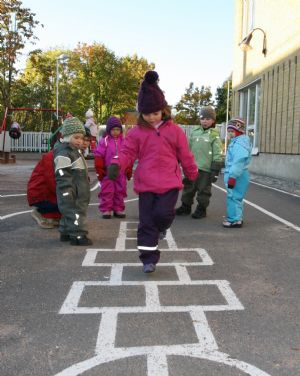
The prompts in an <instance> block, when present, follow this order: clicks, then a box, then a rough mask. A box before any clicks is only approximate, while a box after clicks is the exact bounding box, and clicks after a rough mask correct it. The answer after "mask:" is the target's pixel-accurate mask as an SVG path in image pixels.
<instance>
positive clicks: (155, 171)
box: [112, 120, 198, 194]
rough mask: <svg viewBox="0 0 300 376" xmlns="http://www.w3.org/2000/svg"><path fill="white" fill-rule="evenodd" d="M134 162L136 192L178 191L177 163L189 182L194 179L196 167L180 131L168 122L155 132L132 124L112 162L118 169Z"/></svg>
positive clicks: (170, 121) (180, 178)
mask: <svg viewBox="0 0 300 376" xmlns="http://www.w3.org/2000/svg"><path fill="white" fill-rule="evenodd" d="M137 159H138V165H137V168H136V170H135V173H134V178H133V180H134V190H135V192H136V193H140V192H153V193H159V194H162V193H165V192H167V191H169V190H171V189H174V188H178V189H182V188H183V185H182V177H181V170H180V166H179V163H180V164H181V166H182V168H183V172H184V174H185V176H186V177H187V178H188V179H189V180H196V179H197V176H198V167H197V165H196V163H195V160H194V156H193V154H192V153H191V152H190V150H189V147H188V143H187V139H186V136H185V134H184V132H183V130H182V129H181V128H180V127H179V126H178V125H177V124H174V123H173V122H172V120H168V121H166V122H165V123H163V124H162V125H161V126H160V127H159V128H158V129H155V128H152V127H150V126H149V127H146V126H141V125H136V126H135V127H134V128H133V129H131V130H130V131H129V132H128V133H127V135H126V137H125V140H124V143H123V146H122V148H121V151H120V152H119V155H118V157H115V158H114V159H113V160H112V163H115V164H118V165H119V166H120V167H121V169H122V170H125V169H126V168H127V167H128V166H131V165H133V163H134V161H135V160H137Z"/></svg>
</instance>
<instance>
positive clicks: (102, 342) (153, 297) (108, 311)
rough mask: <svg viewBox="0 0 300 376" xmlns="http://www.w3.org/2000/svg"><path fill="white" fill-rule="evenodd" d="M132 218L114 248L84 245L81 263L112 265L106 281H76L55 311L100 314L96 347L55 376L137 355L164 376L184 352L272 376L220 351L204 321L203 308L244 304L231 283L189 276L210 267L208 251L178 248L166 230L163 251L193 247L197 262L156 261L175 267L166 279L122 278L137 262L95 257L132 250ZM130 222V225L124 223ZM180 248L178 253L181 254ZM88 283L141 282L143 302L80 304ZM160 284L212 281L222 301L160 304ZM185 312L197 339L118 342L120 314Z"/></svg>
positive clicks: (154, 375)
mask: <svg viewBox="0 0 300 376" xmlns="http://www.w3.org/2000/svg"><path fill="white" fill-rule="evenodd" d="M133 224H135V222H127V221H122V222H121V223H120V231H119V236H118V238H117V241H116V246H115V249H87V251H86V256H85V258H84V260H83V263H82V266H83V267H90V266H93V267H95V266H99V267H100V266H101V267H103V266H106V267H110V268H111V273H110V277H109V280H107V281H75V282H73V284H72V286H71V289H70V291H69V293H68V295H67V297H66V299H65V301H64V303H63V305H62V307H61V309H60V311H59V314H101V319H100V325H99V330H98V335H97V340H96V346H95V356H93V357H92V358H90V359H86V360H84V361H82V362H79V363H76V364H73V365H71V366H70V367H68V368H66V369H65V370H63V371H61V372H59V373H57V374H56V375H55V376H75V375H81V374H83V373H84V372H86V371H88V370H90V369H92V368H94V367H97V366H99V365H101V364H104V363H107V362H112V361H117V360H120V359H125V358H129V357H136V356H146V357H147V375H148V376H168V375H169V371H168V356H171V355H172V356H176V355H177V356H186V357H194V358H199V359H206V360H210V361H212V362H216V363H220V364H224V365H227V366H230V367H235V368H237V369H239V370H241V371H243V372H245V373H246V374H248V375H251V376H270V375H269V374H267V373H266V372H264V371H262V370H260V369H259V368H257V367H255V366H253V365H251V364H249V363H246V362H243V361H241V360H238V359H233V358H231V357H230V355H228V354H225V353H223V352H220V351H219V350H218V345H217V342H216V340H215V337H214V335H213V333H212V331H211V328H210V326H209V323H208V321H207V318H206V315H205V312H207V311H228V310H243V309H244V307H243V305H242V304H241V302H240V301H239V299H238V298H237V296H236V295H235V293H234V292H233V290H232V289H231V287H230V283H229V282H228V281H226V280H191V278H190V275H189V272H188V269H187V267H188V266H195V265H197V266H201V267H203V266H210V265H213V260H212V259H211V258H210V256H209V255H208V253H207V251H206V250H205V249H202V248H178V247H177V244H176V242H175V240H174V238H173V236H172V233H171V231H170V230H168V231H167V236H166V239H165V241H166V242H167V245H168V248H166V249H162V252H165V253H167V252H172V254H173V255H174V254H176V256H177V253H178V257H180V258H184V253H185V252H194V253H195V254H196V255H197V258H198V259H199V261H191V262H186V261H174V262H161V263H159V265H158V267H160V266H173V267H174V269H175V270H176V276H177V278H178V280H174V281H173V280H172V281H171V280H170V281H169V280H167V281H153V280H148V281H147V280H146V281H144V280H143V281H123V280H122V275H123V268H124V267H127V266H139V268H141V265H140V263H139V262H129V263H121V262H109V263H108V262H105V263H101V262H96V258H97V255H98V254H99V252H111V254H112V255H113V253H114V252H120V251H122V252H126V253H127V252H135V253H136V254H137V251H136V250H133V249H126V241H127V240H133V239H136V238H135V237H134V232H135V229H133V228H132V227H131V226H132V225H133ZM128 225H129V226H128ZM180 253H181V254H180ZM90 286H92V287H96V288H100V289H101V287H103V286H104V287H106V288H107V286H111V287H113V288H117V287H120V288H122V287H124V286H138V287H142V288H143V289H144V292H145V303H144V304H143V305H136V306H124V307H122V306H116V307H113V306H112V307H110V306H109V307H107V306H94V307H84V306H81V305H80V299H81V297H82V294H83V293H84V291H86V289H88V288H89V287H90ZM161 286H174V287H175V288H176V287H178V288H180V286H185V287H186V286H191V287H193V288H195V287H198V288H199V289H201V288H203V286H204V287H205V286H214V287H215V288H216V290H217V291H218V292H219V293H220V294H221V295H222V297H223V298H224V302H225V304H224V302H223V303H222V304H210V305H194V304H192V305H188V304H184V305H178V306H174V305H162V304H161V301H160V295H159V288H160V287H161ZM165 312H176V313H188V314H189V315H190V318H191V321H192V323H193V326H194V330H195V333H196V337H197V342H196V343H190V344H181V345H180V344H179V345H178V344H177V345H164V346H163V345H157V346H136V347H134V346H133V347H116V346H115V343H116V336H117V322H118V315H119V314H122V313H129V314H130V313H132V314H136V313H165Z"/></svg>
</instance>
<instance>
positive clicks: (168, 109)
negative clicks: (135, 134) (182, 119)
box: [137, 106, 171, 127]
mask: <svg viewBox="0 0 300 376" xmlns="http://www.w3.org/2000/svg"><path fill="white" fill-rule="evenodd" d="M161 111H162V118H161V120H162V121H167V120H169V119H171V106H166V107H165V108H163V109H162V110H161ZM137 124H138V125H142V126H144V127H149V126H150V125H149V123H147V122H146V120H145V119H144V118H143V114H142V113H139V116H138V119H137Z"/></svg>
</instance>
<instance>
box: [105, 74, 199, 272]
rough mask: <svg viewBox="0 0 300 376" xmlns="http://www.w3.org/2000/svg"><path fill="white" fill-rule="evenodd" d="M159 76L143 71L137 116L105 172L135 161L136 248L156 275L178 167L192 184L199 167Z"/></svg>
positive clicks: (175, 194)
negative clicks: (161, 241) (176, 122)
mask: <svg viewBox="0 0 300 376" xmlns="http://www.w3.org/2000/svg"><path fill="white" fill-rule="evenodd" d="M157 80H158V74H157V73H156V72H155V71H148V72H147V73H146V74H145V77H144V81H143V82H142V84H141V88H140V91H139V96H138V111H139V113H140V115H139V118H138V122H137V125H136V126H135V127H134V128H133V129H131V130H130V131H129V132H128V133H127V135H126V139H125V141H124V144H123V146H122V149H121V151H120V153H119V154H118V156H116V157H115V158H113V161H112V164H111V165H110V166H109V167H108V177H109V178H111V179H116V177H117V176H118V175H119V171H124V170H125V169H126V168H127V167H128V166H131V165H133V163H134V161H135V160H138V165H137V168H136V170H135V173H134V190H135V192H136V193H138V195H139V225H138V234H137V246H138V250H139V252H140V260H141V261H142V263H143V270H144V272H145V273H151V272H154V271H155V265H156V264H157V262H158V261H159V257H160V251H159V250H158V240H159V239H162V238H163V237H164V235H165V234H166V230H167V229H168V228H169V227H170V226H171V224H172V222H173V220H174V217H175V205H176V201H177V198H178V194H179V190H180V189H182V188H183V185H182V177H181V170H180V165H179V163H180V164H181V166H182V168H183V171H184V174H185V176H186V177H187V178H188V179H190V180H192V181H194V180H196V178H197V176H198V167H197V165H196V163H195V160H194V157H193V155H192V153H191V152H190V150H189V147H188V143H187V139H186V137H185V134H184V132H183V131H182V129H181V128H180V127H179V126H178V125H176V124H174V123H173V122H172V120H171V118H170V109H169V107H168V104H167V102H166V100H165V97H164V94H163V92H162V91H161V89H160V88H159V86H158V84H157Z"/></svg>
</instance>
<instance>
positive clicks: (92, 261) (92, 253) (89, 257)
mask: <svg viewBox="0 0 300 376" xmlns="http://www.w3.org/2000/svg"><path fill="white" fill-rule="evenodd" d="M160 250H161V252H163V253H166V254H167V253H172V254H174V252H191V253H192V252H194V253H197V254H198V256H199V258H200V259H201V260H202V261H190V262H160V265H162V266H175V265H185V266H193V265H194V266H200V265H203V266H210V265H213V264H214V263H213V261H212V259H211V258H210V256H209V255H208V253H207V252H206V250H205V249H203V248H177V249H174V250H170V249H168V248H162V249H160ZM116 251H117V252H127V253H128V252H131V253H133V252H134V253H135V254H136V253H137V251H136V249H123V250H121V249H109V248H104V249H99V248H97V249H91V248H89V249H87V250H86V255H85V257H84V259H83V261H82V266H86V267H89V266H113V265H115V264H122V265H123V266H140V265H141V264H140V262H127V263H126V262H125V263H124V262H120V263H116V262H105V263H103V262H96V258H97V254H98V253H100V252H110V253H113V252H116Z"/></svg>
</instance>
